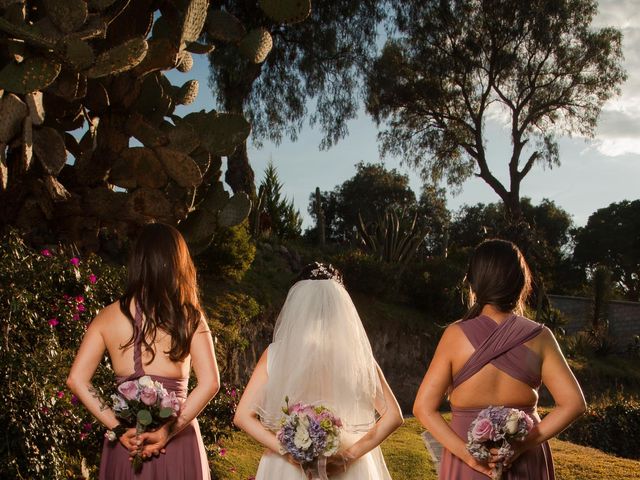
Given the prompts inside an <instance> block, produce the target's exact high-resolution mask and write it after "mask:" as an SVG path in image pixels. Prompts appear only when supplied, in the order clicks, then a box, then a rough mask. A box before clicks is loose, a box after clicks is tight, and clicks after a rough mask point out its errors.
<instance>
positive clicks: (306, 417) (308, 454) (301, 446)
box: [276, 398, 342, 480]
mask: <svg viewBox="0 0 640 480" xmlns="http://www.w3.org/2000/svg"><path fill="white" fill-rule="evenodd" d="M285 402H286V406H285V407H283V409H282V411H283V412H284V416H283V417H282V420H281V422H280V430H278V432H277V433H276V436H277V438H278V441H279V442H280V444H281V445H282V450H281V451H282V453H289V454H291V456H292V457H293V458H294V459H295V460H296V461H297V462H300V464H301V465H302V467H303V468H304V471H305V473H306V474H307V475H310V476H311V478H312V479H322V480H328V477H327V471H326V465H327V457H330V456H331V455H334V454H335V453H336V452H337V451H338V449H339V448H340V429H341V428H342V422H341V421H340V419H339V418H338V417H337V416H336V415H335V414H334V413H333V412H332V411H331V410H329V409H328V408H327V407H324V406H322V405H306V404H303V403H296V404H295V405H292V406H289V399H288V398H286V399H285Z"/></svg>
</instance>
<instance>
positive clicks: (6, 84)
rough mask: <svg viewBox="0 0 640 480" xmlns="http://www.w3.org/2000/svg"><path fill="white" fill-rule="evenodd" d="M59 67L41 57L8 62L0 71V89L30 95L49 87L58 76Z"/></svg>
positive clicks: (57, 64)
mask: <svg viewBox="0 0 640 480" xmlns="http://www.w3.org/2000/svg"><path fill="white" fill-rule="evenodd" d="M60 69H61V66H60V64H59V63H55V62H54V61H52V60H48V59H45V58H43V57H29V58H26V59H25V60H24V61H23V62H21V63H17V62H10V63H8V64H7V65H6V66H5V67H4V68H3V69H2V70H0V88H2V89H4V90H8V91H10V92H14V93H23V94H24V93H30V92H35V91H36V90H42V89H43V88H45V87H47V86H48V85H50V84H51V83H52V82H53V81H54V80H55V79H56V77H57V76H58V75H59V74H60Z"/></svg>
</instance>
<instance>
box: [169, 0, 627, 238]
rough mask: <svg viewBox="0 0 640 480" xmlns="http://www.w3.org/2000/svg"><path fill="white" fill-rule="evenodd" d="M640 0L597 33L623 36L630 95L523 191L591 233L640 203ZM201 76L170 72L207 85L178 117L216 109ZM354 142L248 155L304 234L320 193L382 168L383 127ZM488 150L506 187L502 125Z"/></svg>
mask: <svg viewBox="0 0 640 480" xmlns="http://www.w3.org/2000/svg"><path fill="white" fill-rule="evenodd" d="M639 3H640V0H603V1H601V2H600V14H599V16H598V17H597V19H596V25H598V26H605V25H607V26H615V27H617V28H620V29H621V30H622V32H623V34H624V41H623V48H624V54H625V66H626V68H627V71H628V75H629V78H628V80H627V82H626V83H625V85H624V86H623V92H622V95H621V96H620V97H617V98H615V99H613V100H611V101H610V102H608V103H607V104H606V105H605V108H604V109H603V112H602V116H601V121H600V124H599V127H598V132H597V134H596V136H595V138H594V139H584V138H566V137H565V138H562V139H561V140H560V158H561V162H562V163H561V165H560V166H559V167H555V168H553V169H552V170H550V169H544V168H542V167H541V166H540V165H538V166H536V167H535V168H534V169H533V170H532V171H531V172H530V173H529V175H527V177H526V178H525V180H524V181H523V184H522V189H521V192H522V195H523V196H528V197H531V198H532V199H533V201H534V202H536V203H537V202H538V201H540V200H542V199H543V198H548V199H551V200H554V201H555V202H556V203H557V204H558V205H560V206H561V207H563V208H564V209H565V210H567V211H568V212H569V213H570V214H571V215H572V216H573V219H574V222H575V223H576V224H577V225H584V224H585V223H586V221H587V219H588V217H589V215H590V214H591V213H593V212H594V211H595V210H597V209H598V208H602V207H605V206H607V205H609V204H610V203H611V202H617V201H620V200H624V199H630V200H632V199H637V198H640V188H639V185H640V8H638V7H639V6H640V5H639ZM196 57H197V58H195V60H196V62H195V65H194V69H193V70H192V71H191V72H189V73H186V74H181V73H179V72H175V71H174V72H171V74H170V75H169V77H170V78H171V79H172V81H173V83H174V84H181V83H182V82H184V81H186V80H187V79H190V78H197V79H198V80H199V81H200V93H199V95H198V99H197V100H196V102H195V103H194V104H192V105H190V106H189V107H179V109H177V111H176V113H178V114H184V113H187V112H188V111H192V110H200V109H203V108H204V109H207V110H208V109H211V108H214V107H215V102H214V99H213V95H212V93H211V91H210V90H209V88H208V74H209V70H208V63H207V60H206V57H205V56H196ZM349 132H350V133H349V135H348V136H347V137H346V138H345V139H343V140H342V141H340V142H339V143H338V144H337V145H336V146H334V147H333V148H331V149H330V150H326V151H320V150H319V148H318V145H319V144H320V139H321V135H320V133H319V132H318V131H314V130H313V129H311V128H309V127H306V128H305V129H304V130H303V131H302V132H301V134H300V136H299V138H298V141H297V142H295V143H294V142H290V141H284V142H283V143H282V144H280V145H274V144H272V143H270V142H265V143H264V144H263V146H262V147H261V148H260V149H257V148H255V147H254V146H252V145H250V149H249V155H250V159H251V163H252V166H253V168H254V170H255V172H256V180H257V181H258V182H259V181H260V180H261V179H262V176H263V171H264V168H265V166H266V165H267V163H268V162H269V160H270V159H273V162H274V164H275V165H276V167H277V168H278V173H279V176H280V178H281V180H282V181H283V183H284V190H285V193H286V195H287V196H288V197H290V198H293V199H294V201H295V204H296V206H297V208H299V209H300V212H301V213H302V215H303V218H304V222H305V223H304V224H305V227H306V226H308V225H309V224H310V222H311V218H310V216H309V215H308V213H307V205H308V198H309V194H310V193H311V192H312V191H314V190H315V188H316V187H317V186H318V187H320V189H322V190H329V189H333V187H335V186H336V185H338V184H340V183H342V182H343V181H344V180H346V179H347V178H349V177H351V176H352V175H353V174H354V172H355V167H354V165H355V164H356V163H357V162H359V161H364V162H378V161H380V160H381V159H380V155H379V152H378V144H377V139H376V136H377V133H378V130H377V128H376V125H375V124H374V123H373V122H372V121H371V119H370V118H369V117H368V116H367V115H366V113H365V112H364V111H361V113H360V115H359V117H358V118H357V119H355V120H353V121H352V122H350V124H349ZM487 143H488V150H489V155H488V156H489V158H490V162H489V163H490V166H491V167H493V169H494V171H495V174H496V176H498V178H500V179H504V178H505V176H506V173H507V171H506V162H507V158H508V155H509V154H510V143H509V137H508V134H507V132H506V131H505V130H504V129H503V128H502V127H501V125H500V123H499V122H498V121H497V120H491V121H489V122H488V124H487ZM382 160H383V161H384V163H385V165H386V166H387V167H389V168H398V169H399V170H400V171H401V172H403V173H406V174H408V175H409V178H410V181H411V186H412V188H413V189H414V191H416V192H419V191H420V187H421V185H422V182H421V180H420V178H419V175H418V173H417V172H416V171H413V170H412V169H410V168H407V167H405V166H402V165H401V164H400V161H399V160H398V159H397V158H390V157H387V158H384V159H382ZM497 200H498V197H497V195H496V194H495V193H494V192H493V191H492V190H491V189H490V187H489V186H488V185H486V184H485V183H484V182H483V181H482V180H480V179H476V178H472V179H470V180H468V181H467V182H466V183H465V184H464V185H463V187H462V189H461V190H460V192H459V193H457V194H454V193H453V192H451V193H449V194H448V205H449V208H450V209H452V210H455V209H457V208H458V207H460V206H461V205H463V204H474V203H478V202H485V203H487V202H494V201H497Z"/></svg>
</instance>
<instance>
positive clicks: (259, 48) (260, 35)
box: [238, 27, 273, 63]
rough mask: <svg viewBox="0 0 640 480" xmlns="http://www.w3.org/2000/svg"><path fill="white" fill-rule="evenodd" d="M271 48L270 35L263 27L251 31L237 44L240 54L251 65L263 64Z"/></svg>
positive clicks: (271, 40)
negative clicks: (251, 63)
mask: <svg viewBox="0 0 640 480" xmlns="http://www.w3.org/2000/svg"><path fill="white" fill-rule="evenodd" d="M272 47H273V39H272V38H271V34H270V33H269V32H268V31H267V29H266V28H263V27H260V28H255V29H253V30H251V31H250V32H249V33H247V34H246V35H245V36H244V38H243V39H242V40H240V43H239V44H238V48H239V49H240V53H242V55H244V56H245V57H246V58H247V59H248V60H249V61H251V62H253V63H262V62H264V61H265V60H266V58H267V55H269V52H270V51H271V48H272Z"/></svg>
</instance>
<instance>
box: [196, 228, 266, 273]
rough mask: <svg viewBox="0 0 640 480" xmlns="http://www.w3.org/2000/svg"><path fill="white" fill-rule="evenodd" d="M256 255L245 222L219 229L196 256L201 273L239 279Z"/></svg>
mask: <svg viewBox="0 0 640 480" xmlns="http://www.w3.org/2000/svg"><path fill="white" fill-rule="evenodd" d="M255 256H256V247H255V245H254V243H253V241H252V240H251V235H250V234H249V232H248V230H247V226H246V223H243V224H242V225H238V226H237V227H231V228H225V229H220V230H219V231H218V232H217V233H216V234H215V236H214V239H213V242H212V243H211V245H209V247H208V248H207V249H206V250H205V251H204V252H203V253H202V254H200V255H198V257H197V258H196V263H197V264H198V268H199V270H200V271H201V272H202V273H209V274H212V275H217V276H219V277H221V278H225V279H231V280H241V279H242V277H243V276H244V274H245V273H246V271H247V270H248V269H249V267H250V266H251V263H252V262H253V259H254V258H255Z"/></svg>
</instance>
